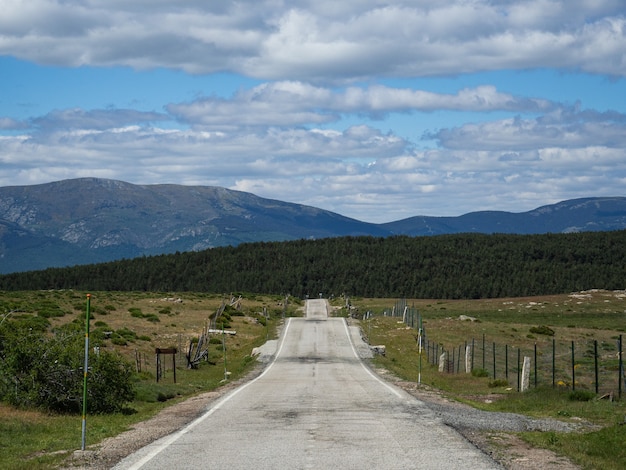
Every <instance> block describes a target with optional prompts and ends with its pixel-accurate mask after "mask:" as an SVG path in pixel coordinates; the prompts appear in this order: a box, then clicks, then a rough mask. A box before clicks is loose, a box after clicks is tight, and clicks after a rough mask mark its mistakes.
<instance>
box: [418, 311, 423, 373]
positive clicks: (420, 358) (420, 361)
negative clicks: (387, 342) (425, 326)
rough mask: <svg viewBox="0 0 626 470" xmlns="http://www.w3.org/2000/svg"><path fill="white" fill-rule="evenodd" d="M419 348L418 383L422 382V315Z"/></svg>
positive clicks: (420, 318) (420, 317)
mask: <svg viewBox="0 0 626 470" xmlns="http://www.w3.org/2000/svg"><path fill="white" fill-rule="evenodd" d="M417 350H418V353H419V356H420V357H419V369H418V373H417V383H418V384H421V383H422V315H420V316H419V330H418V332H417Z"/></svg>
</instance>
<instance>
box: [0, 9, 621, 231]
mask: <svg viewBox="0 0 626 470" xmlns="http://www.w3.org/2000/svg"><path fill="white" fill-rule="evenodd" d="M625 45H626V8H624V3H623V1H622V0H597V1H589V0H530V1H523V2H521V1H520V2H513V1H509V0H490V1H487V0H470V1H464V0H458V1H451V0H442V1H438V2H433V1H431V0H412V1H411V0H405V1H402V0H398V1H396V2H392V3H390V2H388V1H383V0H370V1H363V0H358V1H357V0H345V1H341V2H338V1H336V0H318V1H312V0H294V1H291V2H285V1H282V0H257V1H252V0H248V1H242V2H217V1H213V2H207V1H202V0H190V1H186V2H172V1H169V0H135V1H132V2H128V1H122V0H89V1H78V0H75V1H70V0H68V1H59V0H32V1H29V2H23V1H17V0H6V1H5V2H4V3H3V13H2V16H0V55H7V56H12V57H17V58H23V59H26V60H30V61H34V62H38V63H42V64H55V65H59V66H70V67H77V66H81V65H90V66H94V67H105V66H122V67H123V66H129V67H134V68H139V69H151V68H170V69H175V70H182V71H185V72H190V73H194V74H207V73H212V72H216V71H229V72H233V73H235V74H243V75H246V76H247V77H250V78H252V79H261V80H266V82H264V83H261V84H259V85H257V86H254V87H252V88H245V89H240V90H238V91H237V92H235V93H234V94H233V95H232V96H220V97H218V96H216V95H210V96H206V95H200V96H201V97H199V98H195V99H193V100H189V101H184V102H180V101H178V102H172V103H160V104H163V108H162V112H158V111H156V112H145V111H137V110H134V109H127V108H124V109H117V108H113V107H111V108H107V109H84V108H81V107H74V106H72V107H70V105H68V107H67V108H62V107H61V108H58V107H56V109H55V110H51V111H44V112H42V114H43V115H41V116H32V117H30V118H29V119H23V118H21V117H20V118H16V117H15V116H9V115H7V116H0V130H1V131H0V132H1V133H0V185H14V184H32V183H38V182H42V181H52V180H58V179H64V178H74V177H79V176H99V177H106V178H114V179H122V180H125V181H129V182H133V183H146V184H148V183H177V184H203V185H216V186H224V187H229V188H232V189H239V190H243V191H250V192H253V193H256V194H258V195H260V196H264V197H269V198H275V199H281V200H285V201H294V202H300V203H304V204H309V205H314V206H318V207H322V208H325V209H329V210H333V211H336V212H339V213H341V214H344V215H348V216H351V217H355V218H358V219H361V220H369V221H376V222H384V221H390V220H396V219H400V218H404V217H409V216H413V215H418V214H426V215H459V214H462V213H465V212H469V211H473V210H481V209H502V210H529V209H532V208H535V207H537V206H538V205H543V204H545V203H546V201H548V202H557V201H559V200H562V199H568V198H572V197H580V196H581V195H585V196H600V195H615V194H612V193H613V192H614V191H615V188H623V187H624V186H623V185H624V181H625V179H626V177H625V176H624V175H626V158H625V157H626V154H625V149H626V115H625V114H623V113H624V112H626V111H625V110H624V109H623V106H622V105H621V104H620V102H619V101H618V100H619V98H620V97H619V96H617V97H616V98H615V100H616V103H617V104H616V105H618V106H621V108H620V107H618V108H617V109H618V111H603V112H601V111H597V110H593V109H582V105H581V104H574V105H572V104H571V103H570V104H567V103H560V102H557V101H555V100H551V99H549V98H547V97H548V96H551V93H549V92H545V91H544V92H543V93H542V92H538V93H537V94H536V96H532V95H530V94H529V96H526V95H517V94H515V92H513V91H511V90H516V89H517V88H516V87H515V85H514V84H512V85H511V86H509V84H508V83H504V84H499V85H498V86H496V85H494V84H491V83H488V82H485V83H480V84H476V83H472V84H471V85H468V84H463V81H462V80H459V81H458V82H457V83H458V86H456V88H452V86H454V85H450V83H453V82H452V81H450V82H448V86H447V87H442V88H436V87H434V88H432V87H431V88H430V89H429V88H427V87H423V88H417V87H412V85H406V86H392V85H389V84H388V85H382V84H381V80H380V79H381V78H384V77H391V78H398V79H407V78H411V77H424V76H439V75H446V76H458V75H462V74H464V73H467V72H479V71H490V70H510V69H519V70H526V69H535V68H544V67H545V68H551V69H553V68H559V69H560V70H564V71H584V72H591V73H594V74H606V75H613V76H615V77H614V78H616V79H617V80H623V78H620V77H624V76H626V56H625V54H624V51H625V50H626V48H625ZM15 82H16V83H17V82H18V81H17V80H16V81H15ZM474 82H475V80H474ZM255 83H258V81H255ZM385 83H391V82H385ZM401 83H410V82H409V81H403V82H401ZM200 88H201V89H202V87H201V86H200ZM526 88H527V89H528V87H526ZM442 89H446V91H441V90H442ZM204 90H206V89H204ZM450 90H452V91H450ZM203 92H204V91H203ZM203 92H200V93H203ZM207 93H211V90H210V89H209V91H208V92H207ZM524 93H526V94H528V93H527V92H524ZM579 93H580V95H578V96H584V94H585V90H581V91H580V92H579ZM178 96H179V97H178V98H176V100H184V99H185V98H180V96H182V95H178ZM185 96H199V94H191V93H189V94H187V95H185ZM14 104H15V105H16V106H19V105H20V103H14ZM154 109H156V108H154ZM159 109H161V108H159ZM446 112H447V113H446ZM442 113H446V114H445V117H442ZM400 114H401V115H402V116H403V117H408V119H407V120H406V121H404V124H405V125H406V127H407V128H405V129H402V130H395V131H393V130H389V129H393V128H394V126H393V125H391V124H389V127H387V125H388V123H389V122H391V121H393V120H394V118H396V117H397V116H398V115H400ZM448 118H450V122H447V121H446V119H448ZM431 119H432V122H433V123H432V124H431V121H430V120H431ZM406 123H408V124H406ZM427 128H430V129H435V130H430V131H427V132H426V133H425V134H424V139H425V140H429V142H434V143H435V144H437V145H438V147H437V148H431V149H428V148H419V147H418V144H419V142H416V141H413V140H411V139H412V137H407V136H411V135H413V136H415V135H421V134H422V132H424V129H427ZM418 129H419V131H418ZM611 188H613V189H611ZM374 205H375V206H376V213H375V214H374V213H372V209H371V208H372V206H374Z"/></svg>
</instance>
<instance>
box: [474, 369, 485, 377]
mask: <svg viewBox="0 0 626 470" xmlns="http://www.w3.org/2000/svg"><path fill="white" fill-rule="evenodd" d="M472 377H489V372H487V371H486V370H485V369H473V370H472Z"/></svg>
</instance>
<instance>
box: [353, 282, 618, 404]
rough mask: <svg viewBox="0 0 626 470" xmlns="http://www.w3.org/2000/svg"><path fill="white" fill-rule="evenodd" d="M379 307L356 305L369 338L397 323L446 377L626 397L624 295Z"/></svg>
mask: <svg viewBox="0 0 626 470" xmlns="http://www.w3.org/2000/svg"><path fill="white" fill-rule="evenodd" d="M377 302H379V301H371V302H368V301H364V302H358V301H356V302H355V304H356V305H360V306H359V310H360V311H359V315H361V316H362V317H363V318H364V320H365V321H364V331H365V332H366V335H367V332H368V329H369V332H370V333H371V328H372V324H371V323H370V322H374V325H375V319H376V318H377V317H378V318H380V317H392V318H395V319H396V322H398V323H402V324H403V327H404V328H407V329H411V330H412V331H413V336H414V339H415V348H414V351H413V352H412V354H415V355H416V356H419V343H420V341H421V346H422V348H421V350H422V353H421V358H420V360H421V361H423V362H424V364H431V365H435V366H437V368H438V370H439V371H440V373H443V374H473V375H475V376H485V377H488V378H489V379H490V384H491V385H492V386H493V387H494V388H497V387H504V388H507V389H510V390H515V391H522V390H523V389H525V388H527V387H530V388H532V387H534V388H536V387H544V386H548V387H553V388H559V389H563V390H568V391H579V392H581V393H583V392H588V393H590V394H594V395H597V396H599V397H604V398H607V399H620V398H623V394H624V393H626V390H625V388H626V383H625V382H624V364H623V354H622V353H623V350H624V344H623V341H624V333H625V332H626V292H624V291H603V290H590V291H585V292H576V293H571V294H569V295H560V296H547V297H533V298H527V299H524V298H515V299H488V300H471V301H463V300H458V301H445V300H437V301H428V300H406V299H400V300H397V301H396V302H395V303H394V304H387V305H382V304H380V303H378V304H377ZM371 336H372V340H375V331H374V334H372V335H371ZM416 360H417V359H416ZM525 361H526V369H525V368H524V363H525ZM524 373H525V374H524Z"/></svg>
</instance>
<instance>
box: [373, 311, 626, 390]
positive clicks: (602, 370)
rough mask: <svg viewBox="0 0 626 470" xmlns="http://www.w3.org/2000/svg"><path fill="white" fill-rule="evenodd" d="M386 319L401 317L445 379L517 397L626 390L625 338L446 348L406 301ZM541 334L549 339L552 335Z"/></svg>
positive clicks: (473, 341) (475, 342)
mask: <svg viewBox="0 0 626 470" xmlns="http://www.w3.org/2000/svg"><path fill="white" fill-rule="evenodd" d="M367 315H370V314H369V312H368V314H367ZM383 315H385V316H391V317H402V321H403V322H404V323H405V324H406V325H407V326H409V327H411V328H416V329H417V330H418V332H419V335H418V338H419V340H418V341H420V340H421V341H422V344H421V346H422V350H423V354H425V356H426V358H427V360H428V362H429V363H430V364H432V365H435V366H437V367H438V368H439V371H440V372H442V373H455V374H461V373H473V374H474V375H483V376H486V377H490V378H491V379H492V380H494V381H496V380H497V381H501V382H500V383H505V382H506V383H508V384H509V386H511V387H515V388H516V389H517V390H518V391H523V390H524V389H525V388H526V387H544V386H551V387H555V388H557V387H559V388H564V389H567V390H572V391H576V390H586V391H590V392H592V393H595V394H596V395H599V396H603V397H607V398H611V399H613V398H615V399H621V398H622V394H623V393H624V390H625V389H626V376H625V374H624V362H623V350H624V342H623V335H621V334H620V335H619V336H617V337H615V340H614V341H613V342H609V341H598V340H596V339H592V338H589V339H587V340H585V341H565V340H558V339H556V338H547V339H542V340H536V341H534V342H533V343H532V344H528V345H524V346H522V347H520V346H513V345H509V344H506V343H504V344H503V343H502V342H498V341H494V340H493V339H491V338H487V337H486V335H484V334H483V335H482V336H481V337H479V338H470V339H468V340H467V341H465V342H464V343H463V344H457V345H454V346H451V347H445V346H444V345H443V344H442V343H440V342H437V341H435V340H434V339H433V338H430V337H429V336H428V335H426V332H425V330H424V328H423V327H422V318H421V315H420V313H419V311H418V310H417V309H416V308H415V307H409V306H408V305H407V302H406V300H404V299H401V300H398V301H397V302H396V303H395V304H394V306H393V307H392V308H391V309H390V310H388V311H385V312H384V313H383ZM543 333H544V334H547V335H550V334H551V332H550V331H549V330H547V331H545V332H543ZM525 365H526V367H524V366H525Z"/></svg>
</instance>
